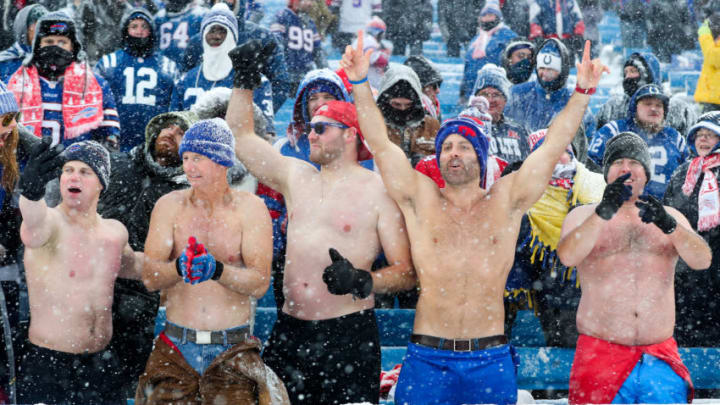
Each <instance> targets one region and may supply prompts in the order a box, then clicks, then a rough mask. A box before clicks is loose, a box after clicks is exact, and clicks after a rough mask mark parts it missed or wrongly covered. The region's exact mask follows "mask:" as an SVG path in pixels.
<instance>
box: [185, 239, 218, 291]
mask: <svg viewBox="0 0 720 405" xmlns="http://www.w3.org/2000/svg"><path fill="white" fill-rule="evenodd" d="M198 246H199V249H198V254H196V255H195V257H193V259H192V264H191V268H190V279H191V280H193V281H192V282H191V283H190V284H197V283H202V282H203V281H208V280H215V281H217V280H219V279H220V276H221V275H222V272H223V264H222V263H221V262H218V261H216V260H215V258H214V257H213V255H211V254H210V253H208V252H207V250H205V246H204V245H202V244H200V245H198Z"/></svg>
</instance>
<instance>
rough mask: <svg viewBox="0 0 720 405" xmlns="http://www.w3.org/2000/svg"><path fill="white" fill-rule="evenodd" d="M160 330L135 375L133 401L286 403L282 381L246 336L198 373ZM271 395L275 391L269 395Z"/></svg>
mask: <svg viewBox="0 0 720 405" xmlns="http://www.w3.org/2000/svg"><path fill="white" fill-rule="evenodd" d="M163 337H164V335H162V334H161V335H160V336H159V337H158V338H156V339H155V348H154V349H153V351H152V353H151V354H150V358H149V359H148V362H147V366H146V367H145V372H144V373H143V374H142V375H141V376H140V381H139V382H138V387H137V391H136V393H135V403H136V404H138V405H140V404H164V403H182V404H214V403H216V398H217V399H218V400H221V402H222V403H227V404H258V405H290V401H289V400H288V396H287V391H286V390H285V386H284V385H283V383H282V381H280V380H279V379H278V378H277V376H275V375H274V373H272V371H271V370H270V369H269V368H267V367H265V364H264V363H263V361H262V359H261V358H260V342H259V341H258V340H257V339H256V338H250V339H247V340H246V341H244V342H242V343H238V344H236V345H235V346H233V347H231V348H230V349H228V350H226V351H225V352H224V353H222V354H221V355H219V356H218V357H216V358H215V360H213V362H212V363H211V364H210V366H208V368H207V369H206V370H205V373H203V375H202V376H201V375H199V374H198V373H197V371H195V369H193V368H192V367H191V366H190V365H189V364H188V363H187V362H186V361H185V359H184V358H183V356H182V354H180V353H179V352H178V351H177V350H176V349H174V348H173V347H172V346H171V344H168V342H170V341H169V340H165V339H163ZM273 394H274V395H273Z"/></svg>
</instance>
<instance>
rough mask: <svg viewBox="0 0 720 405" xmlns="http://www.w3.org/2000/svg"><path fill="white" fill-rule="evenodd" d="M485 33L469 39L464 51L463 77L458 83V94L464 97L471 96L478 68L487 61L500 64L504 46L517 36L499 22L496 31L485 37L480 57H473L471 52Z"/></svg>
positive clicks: (478, 44) (473, 51)
mask: <svg viewBox="0 0 720 405" xmlns="http://www.w3.org/2000/svg"><path fill="white" fill-rule="evenodd" d="M481 35H485V33H483V32H480V33H479V34H478V35H476V36H475V38H473V39H472V40H471V41H470V44H469V45H468V49H467V52H465V67H464V68H463V78H462V82H461V83H460V95H461V96H462V97H465V98H469V97H470V96H472V94H470V92H471V91H472V89H473V85H474V84H475V80H476V79H477V72H478V70H480V69H482V68H483V66H485V65H486V64H488V63H492V64H495V65H497V66H501V64H502V53H503V51H505V47H506V46H507V44H508V43H510V41H511V40H512V39H513V38H516V37H517V34H516V33H515V32H514V31H513V30H511V29H510V28H508V27H507V26H505V24H503V23H501V25H500V26H498V29H497V30H496V31H493V34H492V35H491V36H490V38H489V39H487V42H486V45H485V48H484V49H483V50H482V51H481V53H482V55H483V56H482V57H480V58H477V59H475V58H474V57H473V54H474V53H475V54H476V53H477V52H476V47H479V46H481V44H480V43H479V41H480V39H481V38H480V36H481Z"/></svg>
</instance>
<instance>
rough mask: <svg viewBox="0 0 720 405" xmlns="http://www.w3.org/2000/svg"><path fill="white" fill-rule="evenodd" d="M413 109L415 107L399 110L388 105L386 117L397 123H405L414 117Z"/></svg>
mask: <svg viewBox="0 0 720 405" xmlns="http://www.w3.org/2000/svg"><path fill="white" fill-rule="evenodd" d="M413 110H414V109H413V108H408V109H407V110H398V109H397V108H392V107H390V106H388V108H387V110H386V112H385V118H387V120H388V121H390V122H392V123H394V124H396V125H405V124H407V123H408V121H410V118H412V115H413Z"/></svg>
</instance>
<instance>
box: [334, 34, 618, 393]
mask: <svg viewBox="0 0 720 405" xmlns="http://www.w3.org/2000/svg"><path fill="white" fill-rule="evenodd" d="M362 44H363V39H362V32H359V33H358V47H357V48H356V49H352V48H350V47H348V48H347V49H346V50H345V54H344V55H343V58H342V60H341V62H340V64H341V66H342V68H343V69H345V71H346V72H347V75H348V77H349V78H350V80H351V81H353V82H357V83H362V84H356V85H354V86H353V94H354V96H355V104H356V106H357V110H358V116H359V117H360V129H361V130H362V132H363V134H365V135H366V138H367V141H368V144H369V145H370V149H371V150H372V151H373V153H374V156H375V161H376V163H377V165H378V167H379V168H380V173H381V175H382V177H383V180H384V182H385V185H386V186H387V187H388V193H389V194H390V196H391V197H392V198H393V199H394V200H395V201H396V202H397V203H398V205H399V206H400V209H401V210H402V213H403V215H404V216H405V222H406V224H407V230H408V235H409V237H410V246H411V249H412V259H413V263H414V264H415V268H416V272H417V275H418V278H419V280H420V287H421V290H420V299H419V300H418V304H417V310H416V312H415V325H414V332H413V333H414V334H413V336H412V337H411V343H410V344H409V345H408V350H407V355H406V357H405V360H404V362H403V367H402V371H401V372H400V378H399V381H398V385H397V388H396V394H395V402H396V403H397V404H413V405H414V404H446V403H454V404H455V403H473V404H474V403H495V404H507V403H512V404H514V403H515V402H516V399H517V383H516V377H515V367H514V365H513V362H512V360H511V353H510V347H509V346H508V345H507V344H506V343H507V339H506V338H505V336H504V335H503V329H504V322H503V311H504V308H503V291H504V288H505V282H506V280H507V276H508V273H509V272H510V267H511V265H512V262H513V255H514V252H515V243H516V241H517V236H518V233H519V229H520V221H521V218H522V216H523V214H524V213H525V212H526V211H527V210H528V209H529V208H530V207H531V206H532V205H533V204H534V203H535V201H536V200H537V199H539V198H540V196H541V195H542V194H543V192H544V190H545V188H546V187H547V183H548V181H549V180H550V177H551V175H552V172H553V169H554V167H555V162H557V161H558V160H559V159H560V156H561V155H562V154H563V153H564V152H565V148H566V147H567V146H568V144H570V141H571V140H572V139H573V137H574V136H575V132H576V130H577V128H578V126H579V125H580V121H581V120H582V117H583V114H584V112H585V109H586V108H587V105H588V102H589V101H590V96H589V95H587V94H583V93H588V92H591V91H592V90H591V89H594V87H595V86H596V85H597V83H598V82H599V81H600V77H601V75H602V73H603V71H607V68H606V67H605V66H603V65H602V64H601V63H600V61H598V60H595V61H592V62H591V61H590V57H589V54H590V52H589V49H590V42H589V41H588V43H587V44H586V46H585V54H584V56H583V60H582V63H581V64H580V65H578V69H577V71H578V74H577V82H578V87H579V90H578V91H577V92H576V93H575V94H574V95H573V96H572V97H571V98H570V101H569V102H568V104H567V106H566V107H565V109H564V110H563V111H561V112H560V113H559V114H558V116H557V118H556V119H555V120H554V121H553V124H552V125H551V126H550V129H549V130H548V133H547V137H546V140H545V142H544V143H543V144H542V145H541V146H540V147H539V148H538V149H537V150H535V151H534V152H533V153H531V154H530V155H529V156H528V158H527V159H526V160H525V162H524V163H523V165H522V166H521V167H520V169H519V170H518V171H516V172H514V173H512V174H509V175H507V176H505V177H502V178H500V179H499V180H498V181H497V182H496V183H495V184H493V186H492V189H490V190H485V189H483V188H481V187H480V179H481V178H482V177H481V176H482V175H483V174H484V172H485V169H486V167H487V149H488V143H487V137H486V135H485V133H484V131H485V129H484V128H483V127H482V124H480V123H478V122H476V121H475V120H473V119H472V118H456V119H451V120H448V121H445V122H444V123H443V125H442V126H441V127H440V130H439V131H438V134H437V137H436V141H435V148H436V153H437V159H438V162H439V166H440V170H441V173H442V176H443V179H444V180H445V183H446V186H445V188H443V189H439V188H438V187H437V185H436V184H435V182H433V181H432V180H431V179H430V178H429V177H427V176H425V175H424V174H422V173H420V172H418V171H415V170H413V168H412V167H411V166H410V164H409V163H408V161H407V159H405V155H404V154H403V152H402V150H401V149H400V148H399V147H397V146H396V145H395V144H393V143H392V142H390V141H389V140H388V137H387V129H386V128H385V125H384V124H383V119H382V116H381V114H380V111H379V110H378V108H377V106H376V104H375V102H374V100H373V96H372V92H371V90H370V87H369V86H368V84H367V83H364V81H365V77H366V75H367V71H368V61H369V56H370V53H369V52H368V53H365V54H363V52H362V49H363V48H362ZM583 89H587V90H583ZM457 352H466V353H457Z"/></svg>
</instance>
